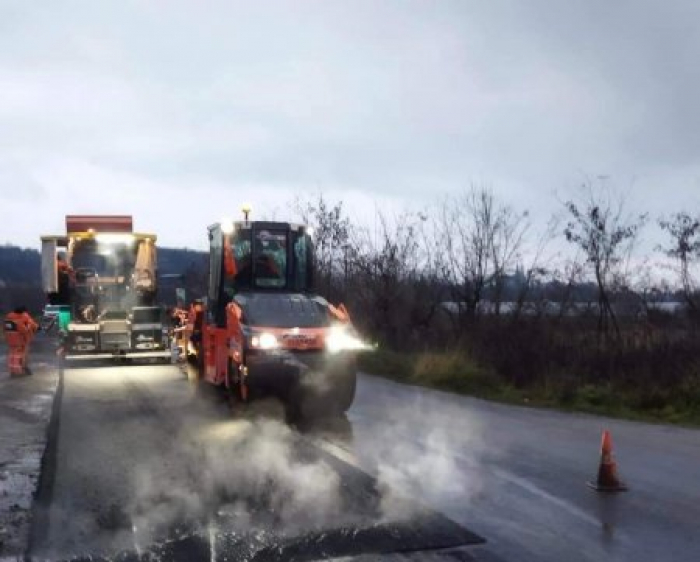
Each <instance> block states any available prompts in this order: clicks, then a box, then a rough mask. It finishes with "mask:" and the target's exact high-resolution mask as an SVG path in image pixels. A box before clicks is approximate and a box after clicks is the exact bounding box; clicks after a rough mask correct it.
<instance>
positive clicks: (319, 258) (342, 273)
mask: <svg viewBox="0 0 700 562" xmlns="http://www.w3.org/2000/svg"><path fill="white" fill-rule="evenodd" d="M295 207H296V211H297V213H298V214H299V216H300V217H301V220H302V221H303V222H304V223H305V224H307V225H309V226H311V227H312V228H313V229H314V235H313V239H314V250H315V251H314V259H315V264H316V274H317V276H318V286H319V288H321V289H322V290H323V291H324V292H325V293H326V296H327V297H328V298H334V297H337V296H338V295H337V293H338V292H339V289H340V286H341V285H342V284H344V283H345V281H346V278H347V270H348V248H349V240H350V232H351V226H350V219H349V218H348V217H347V216H345V214H344V212H343V202H342V201H338V202H336V203H333V204H332V203H329V202H328V201H327V200H326V199H325V198H324V196H323V195H322V194H319V195H318V197H317V198H314V199H313V200H302V199H299V198H297V200H296V202H295ZM340 279H343V283H341V282H340ZM343 288H344V287H343Z"/></svg>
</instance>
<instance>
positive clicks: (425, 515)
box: [31, 367, 484, 562]
mask: <svg viewBox="0 0 700 562" xmlns="http://www.w3.org/2000/svg"><path fill="white" fill-rule="evenodd" d="M111 369H112V370H111V372H107V371H108V369H105V370H104V372H103V371H102V370H100V372H101V373H102V375H103V376H102V378H101V379H100V380H99V381H97V382H96V383H95V385H94V386H89V385H88V382H89V380H88V378H86V377H92V376H93V375H95V377H100V376H101V375H99V374H95V373H98V371H93V372H89V373H88V372H86V370H82V369H81V370H80V371H81V372H79V373H78V372H77V371H74V372H73V374H72V375H69V376H68V377H67V380H66V382H65V385H66V390H65V395H64V400H63V406H62V408H61V417H62V418H64V419H61V420H58V421H57V424H56V427H57V431H56V432H55V434H53V435H51V440H52V442H51V443H50V444H49V447H48V449H47V450H48V451H49V452H50V451H51V450H54V451H55V453H54V455H55V459H54V461H52V462H53V466H52V467H51V468H52V469H55V475H53V476H54V478H51V479H50V482H51V483H52V484H51V485H48V484H47V485H46V486H44V487H40V490H39V496H38V498H37V503H38V505H40V506H42V508H43V509H44V514H43V516H39V517H38V518H37V519H36V522H37V525H39V526H41V527H43V528H36V529H34V533H33V538H34V541H33V544H32V551H31V554H32V558H33V559H37V560H45V559H50V560H71V561H82V560H105V561H106V560H113V561H131V560H134V561H136V560H139V561H145V560H174V561H177V560H183V561H184V560H188V561H190V560H236V561H272V562H276V561H283V560H284V561H311V560H322V559H329V558H347V559H349V560H355V559H373V558H372V557H381V558H382V559H384V558H385V557H387V560H390V559H397V560H398V559H401V560H404V559H405V560H414V559H416V558H413V557H412V556H414V555H415V554H418V553H423V554H425V553H435V555H436V556H440V558H439V559H441V560H455V561H460V560H462V561H464V560H471V559H472V558H471V556H470V555H469V553H468V552H467V551H465V550H463V549H461V548H462V547H465V546H468V545H478V544H481V543H483V542H484V539H482V538H481V537H479V536H478V535H476V534H474V533H472V532H470V531H469V530H467V529H465V528H463V527H462V526H460V525H458V524H456V523H454V522H453V521H451V520H450V519H448V518H447V517H445V516H443V515H441V514H440V513H438V512H436V511H433V510H431V509H429V508H427V507H426V506H424V505H422V504H420V503H419V502H416V501H413V500H411V499H409V498H404V497H401V496H399V495H397V494H395V493H393V492H392V491H391V490H387V489H385V488H383V487H382V486H381V485H380V484H379V483H378V482H377V480H376V479H375V478H373V477H372V476H370V475H369V474H367V473H365V472H363V471H362V470H360V469H359V468H357V467H356V466H354V465H352V464H350V463H348V462H346V461H345V460H342V459H341V458H338V457H337V456H335V455H333V454H331V453H329V452H328V451H326V450H323V449H322V448H319V447H317V446H315V445H314V444H313V442H312V441H311V440H310V439H307V438H306V437H305V436H303V435H300V434H299V433H297V432H296V431H294V430H292V429H290V428H289V427H288V426H283V425H282V424H279V422H276V421H267V420H263V421H259V420H253V421H249V420H242V421H240V423H241V426H242V428H243V429H241V428H238V429H236V431H237V433H235V434H234V437H231V438H229V437H228V436H227V437H226V438H224V439H218V440H217V441H216V442H211V441H210V440H207V438H202V437H201V435H202V431H203V430H206V431H209V430H210V429H211V427H210V426H212V427H214V428H215V427H216V424H217V423H218V424H220V423H222V420H221V419H218V418H212V417H211V416H205V419H204V420H203V419H202V418H201V417H200V416H195V417H189V418H188V414H186V413H184V412H187V411H189V412H190V414H191V412H192V410H193V408H192V407H191V405H190V406H188V403H187V402H186V401H183V398H182V396H176V395H175V394H173V386H170V385H169V386H167V387H166V388H167V390H165V391H164V392H166V393H167V392H169V393H171V394H170V395H169V396H162V395H160V394H159V390H158V388H156V387H154V386H153V383H152V381H150V382H147V383H144V382H143V379H142V378H140V377H135V376H130V374H131V373H137V372H138V373H140V372H143V373H145V374H146V376H148V374H149V372H150V369H155V370H154V372H160V373H163V372H164V371H163V369H167V367H151V368H148V367H139V368H135V370H133V371H131V370H130V369H131V368H130V367H119V368H111ZM144 369H145V371H144ZM158 369H160V371H158ZM67 373H71V371H67ZM71 376H73V378H74V380H75V384H73V385H71ZM86 381H87V382H86ZM117 381H119V382H118V383H117ZM167 382H169V383H170V382H171V381H167ZM179 382H180V383H181V384H185V385H186V384H187V383H186V381H185V382H183V381H179ZM81 385H82V386H81ZM100 385H101V386H100ZM149 385H150V386H149ZM96 389H100V390H99V391H98V390H96ZM117 389H118V391H117ZM119 392H121V393H122V396H120V395H119ZM178 400H179V401H180V402H178ZM200 400H201V399H200ZM195 409H196V408H195ZM219 414H221V412H219ZM219 414H217V415H219ZM193 420H196V421H193ZM223 423H228V422H226V420H225V419H224V420H223ZM58 428H60V430H59V429H58ZM246 432H247V433H246ZM62 449H63V450H62ZM212 455H213V456H212ZM212 459H213V460H212ZM134 463H135V464H134ZM68 467H73V468H74V469H76V470H73V471H69V470H68ZM144 470H145V472H146V475H145V480H146V482H147V484H146V485H144V484H143V482H144V474H143V472H144ZM80 471H84V472H83V473H80ZM100 471H102V472H104V476H102V474H101V472H100ZM131 473H137V474H138V476H137V477H134V476H133V475H132V474H131ZM48 481H49V480H47V482H48ZM134 482H136V484H134ZM139 482H140V484H139ZM54 485H55V487H56V489H54ZM144 486H145V487H144ZM120 487H121V489H119V488H120ZM46 494H49V495H48V496H46ZM455 548H460V549H461V550H450V549H455ZM397 556H398V557H400V558H393V557H397ZM358 557H360V558H358ZM363 557H364V558H363ZM367 557H369V558H367ZM420 559H421V560H423V559H425V560H428V558H420ZM433 559H437V558H430V560H433ZM416 560H417V559H416Z"/></svg>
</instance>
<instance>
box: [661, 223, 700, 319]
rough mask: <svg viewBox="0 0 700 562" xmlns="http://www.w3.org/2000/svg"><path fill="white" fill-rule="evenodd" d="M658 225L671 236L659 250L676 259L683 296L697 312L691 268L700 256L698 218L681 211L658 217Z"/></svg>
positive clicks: (699, 224)
mask: <svg viewBox="0 0 700 562" xmlns="http://www.w3.org/2000/svg"><path fill="white" fill-rule="evenodd" d="M659 226H661V228H662V229H663V230H665V231H666V233H667V234H668V235H669V237H670V238H671V242H670V245H669V246H666V247H661V250H662V251H663V252H664V253H665V254H666V255H667V256H668V257H670V258H672V259H674V260H676V262H677V265H678V275H679V280H680V283H681V287H682V289H683V297H684V298H685V301H686V302H687V303H688V306H689V307H690V308H691V310H692V311H693V312H697V311H698V307H699V306H698V302H697V298H696V294H695V293H696V285H695V280H694V279H693V276H692V274H691V269H692V266H693V264H694V263H695V260H697V259H699V258H700V218H698V217H693V216H691V215H690V214H688V213H687V212H685V211H682V212H680V213H676V214H674V215H672V216H671V218H670V219H660V220H659Z"/></svg>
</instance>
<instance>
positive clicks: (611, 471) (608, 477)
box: [588, 429, 627, 492]
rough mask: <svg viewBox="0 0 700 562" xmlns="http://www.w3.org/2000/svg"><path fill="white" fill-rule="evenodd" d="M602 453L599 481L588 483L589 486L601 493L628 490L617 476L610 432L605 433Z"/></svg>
mask: <svg viewBox="0 0 700 562" xmlns="http://www.w3.org/2000/svg"><path fill="white" fill-rule="evenodd" d="M600 449H601V451H600V467H599V468H598V479H597V480H596V481H595V482H588V485H589V486H590V487H591V488H593V489H594V490H598V491H599V492H623V491H625V490H627V486H625V485H624V484H623V483H622V482H620V479H619V478H618V476H617V464H616V463H615V461H614V460H613V456H612V438H611V437H610V432H609V431H608V430H607V429H606V430H605V431H603V442H602V444H601V448H600Z"/></svg>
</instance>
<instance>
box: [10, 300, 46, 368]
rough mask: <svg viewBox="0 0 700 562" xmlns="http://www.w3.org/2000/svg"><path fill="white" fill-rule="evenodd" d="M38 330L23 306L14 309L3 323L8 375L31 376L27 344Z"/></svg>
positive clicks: (37, 326)
mask: <svg viewBox="0 0 700 562" xmlns="http://www.w3.org/2000/svg"><path fill="white" fill-rule="evenodd" d="M38 329H39V325H38V324H37V323H36V322H34V320H33V319H32V317H31V316H30V315H29V313H28V312H27V309H26V308H25V307H23V306H19V307H17V308H15V309H14V310H13V311H12V312H10V313H9V314H8V315H7V316H5V319H4V321H3V332H4V335H5V340H6V341H7V347H8V354H7V367H8V369H9V371H10V375H31V374H32V372H31V371H30V370H29V367H27V356H28V355H29V343H30V342H31V341H32V338H33V337H34V334H35V333H36V332H37V330H38Z"/></svg>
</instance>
